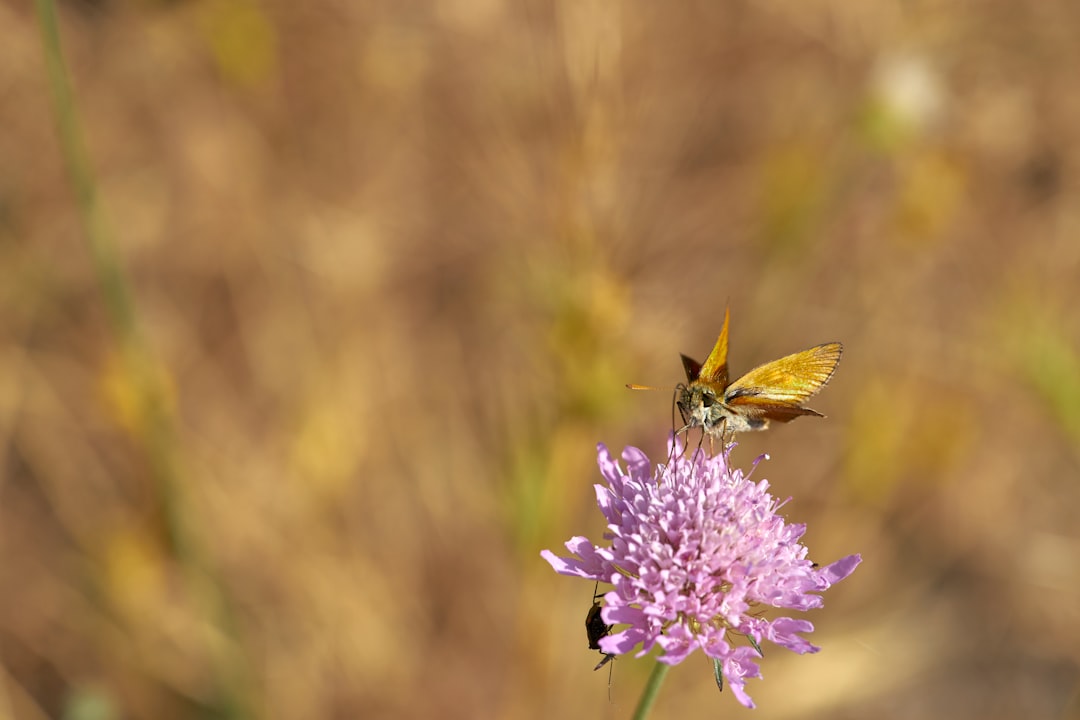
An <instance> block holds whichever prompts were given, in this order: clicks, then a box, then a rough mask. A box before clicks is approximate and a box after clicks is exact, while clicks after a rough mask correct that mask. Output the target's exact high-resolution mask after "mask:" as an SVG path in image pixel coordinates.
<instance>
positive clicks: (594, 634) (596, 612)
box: [585, 585, 615, 685]
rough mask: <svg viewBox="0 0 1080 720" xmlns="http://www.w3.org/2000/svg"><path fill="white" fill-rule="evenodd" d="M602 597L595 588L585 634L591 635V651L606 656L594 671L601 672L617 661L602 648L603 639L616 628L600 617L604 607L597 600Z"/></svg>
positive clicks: (586, 619) (586, 620) (609, 680)
mask: <svg viewBox="0 0 1080 720" xmlns="http://www.w3.org/2000/svg"><path fill="white" fill-rule="evenodd" d="M598 586H599V585H598ZM600 597H603V596H602V595H597V594H596V588H593V601H592V602H593V604H592V607H590V608H589V614H588V615H586V616H585V632H586V633H588V635H589V649H590V650H598V651H599V652H600V654H601V655H603V656H604V659H603V660H601V661H600V662H599V663H598V664H597V665H596V667H594V668H593V670H599V669H600V668H602V667H604V666H605V665H607V664H608V663H609V662H610V661H612V660H614V659H615V655H614V653H606V652H604V651H603V650H602V649H601V648H600V640H601V638H604V637H607V636H608V635H610V634H611V628H612V627H614V626H613V625H608V624H607V623H606V622H604V618H602V617H601V616H600V611H601V609H603V606H602V605H601V604H600V603H599V601H598V600H597V598H600ZM612 667H614V666H612ZM608 684H609V685H610V684H611V678H610V677H609V678H608Z"/></svg>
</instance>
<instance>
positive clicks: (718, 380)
mask: <svg viewBox="0 0 1080 720" xmlns="http://www.w3.org/2000/svg"><path fill="white" fill-rule="evenodd" d="M730 321H731V310H730V309H729V308H724V326H723V327H722V328H720V337H718V338H717V339H716V345H714V346H713V349H712V352H711V353H709V357H708V358H706V359H705V364H704V365H702V366H701V367H700V368H698V372H697V375H696V376H695V377H692V378H688V379H689V380H690V381H691V382H693V381H695V380H699V381H701V382H703V383H706V384H708V385H711V386H713V387H714V388H716V389H717V390H720V391H723V389H724V388H726V387H727V384H728V367H727V338H728V323H729V322H730ZM689 359H690V358H687V357H685V356H684V357H683V367H684V368H685V369H686V372H687V375H689V373H690V370H691V367H690V366H689V365H687V363H686V361H687V360H689ZM690 362H693V361H692V360H691V361H690ZM695 364H696V363H695Z"/></svg>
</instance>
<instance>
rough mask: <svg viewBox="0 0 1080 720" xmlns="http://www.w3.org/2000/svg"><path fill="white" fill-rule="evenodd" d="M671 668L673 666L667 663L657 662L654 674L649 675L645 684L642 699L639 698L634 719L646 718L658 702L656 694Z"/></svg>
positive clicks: (642, 719) (641, 719)
mask: <svg viewBox="0 0 1080 720" xmlns="http://www.w3.org/2000/svg"><path fill="white" fill-rule="evenodd" d="M670 669H671V666H670V665H668V664H666V663H662V662H658V663H656V667H654V668H653V671H652V675H650V676H649V682H647V683H646V684H645V690H644V691H642V693H641V699H640V700H638V706H637V709H636V710H634V718H633V720H644V719H645V718H646V717H648V716H649V711H650V710H652V706H653V703H654V702H656V696H657V695H659V694H660V686H661V685H662V684H663V683H664V677H666V676H667V672H668V670H670Z"/></svg>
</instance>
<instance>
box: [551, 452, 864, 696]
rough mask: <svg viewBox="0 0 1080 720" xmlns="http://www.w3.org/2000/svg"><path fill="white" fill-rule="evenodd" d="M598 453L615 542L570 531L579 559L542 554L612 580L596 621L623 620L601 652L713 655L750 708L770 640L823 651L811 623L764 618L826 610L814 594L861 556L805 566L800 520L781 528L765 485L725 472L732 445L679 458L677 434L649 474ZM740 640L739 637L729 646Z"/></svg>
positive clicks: (643, 460)
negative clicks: (774, 611) (776, 612)
mask: <svg viewBox="0 0 1080 720" xmlns="http://www.w3.org/2000/svg"><path fill="white" fill-rule="evenodd" d="M597 449H598V455H599V457H598V461H599V464H600V472H601V474H602V475H603V476H604V478H605V479H606V480H607V483H608V484H607V485H606V486H604V485H596V497H597V502H598V504H599V506H600V510H601V512H603V513H604V516H605V517H606V518H607V521H608V532H607V533H605V535H604V537H605V539H606V540H609V541H610V543H611V544H610V545H608V546H600V545H594V544H593V543H592V542H590V541H589V540H588V539H587V538H584V537H574V538H571V539H570V540H569V541H568V542H567V543H566V547H567V549H568V550H570V552H571V553H573V554H574V555H575V557H569V558H560V557H558V556H556V555H555V554H554V553H552V552H551V551H549V550H544V551H543V552H542V553H541V555H542V556H543V557H544V559H545V560H547V561H548V562H549V563H551V566H552V567H553V568H554V569H555V571H556V572H558V573H561V574H563V575H573V576H576V577H583V578H588V579H590V580H599V581H601V582H607V583H611V584H612V585H613V586H614V587H613V589H612V590H611V591H610V592H608V593H607V594H606V595H605V596H604V609H603V612H602V616H603V619H604V621H605V622H607V623H609V624H619V625H627V626H628V627H626V628H625V629H623V630H621V631H619V632H616V633H612V634H611V635H609V636H608V637H605V638H603V639H602V640H600V647H601V650H602V651H603V652H605V653H615V654H622V653H627V652H630V651H631V650H633V649H634V648H635V647H636V646H637V645H638V644H640V645H641V650H640V651H639V652H638V656H639V657H640V656H642V655H644V654H646V653H648V652H649V651H650V650H651V649H652V647H653V646H654V645H659V646H660V648H661V649H662V650H663V654H662V655H661V656H660V657H659V658H658V659H659V660H660V662H664V663H667V664H670V665H675V664H677V663H680V662H682V661H683V660H684V659H685V658H686V657H687V656H688V655H689V654H690V653H691V652H693V651H694V649H695V648H701V650H703V651H704V652H705V654H706V655H708V656H709V657H711V658H714V659H716V660H719V661H720V665H721V669H722V672H723V676H724V679H725V681H726V684H727V685H728V686H729V687H731V689H732V691H733V692H734V693H735V696H736V698H737V699H738V700H739V702H741V703H742V704H743V705H745V706H746V707H754V704H753V702H752V701H751V700H750V697H749V696H748V695H747V694H746V692H745V691H744V688H743V686H744V685H745V682H746V680H747V678H753V677H761V672H760V670H759V668H758V665H757V662H756V658H757V657H758V655H759V653H758V651H757V650H756V649H755V647H760V646H761V643H762V642H763V641H765V640H768V641H769V642H772V643H774V644H776V645H781V646H783V647H786V648H788V649H789V650H794V651H795V652H797V653H807V652H817V650H818V648H817V647H815V646H814V645H811V644H810V643H809V642H808V641H807V640H806V639H805V638H804V637H802V634H805V633H809V632H811V631H813V629H814V626H813V625H812V624H810V623H809V622H807V621H806V620H801V619H795V618H790V617H778V618H774V619H771V620H770V619H766V618H765V617H763V612H764V611H765V609H766V608H767V607H775V608H790V609H793V610H809V609H811V608H817V607H821V605H822V600H821V596H820V595H819V594H818V593H820V592H822V591H824V590H826V589H827V588H828V587H829V586H830V585H832V584H834V583H836V582H839V581H840V580H843V579H844V578H845V577H847V576H848V575H850V574H851V572H852V571H853V570H854V569H855V566H856V565H858V564H859V562H860V560H861V558H860V557H859V556H858V555H849V556H848V557H846V558H843V559H842V560H838V561H836V562H834V563H832V564H831V565H828V566H825V567H818V566H817V565H815V564H814V563H813V562H811V561H810V560H809V559H808V558H807V550H806V547H805V546H803V545H801V544H800V543H799V538H801V537H802V535H803V533H804V532H805V531H806V526H805V525H792V524H787V523H785V522H784V519H783V518H782V517H781V516H779V515H777V514H776V513H777V510H779V509H780V507H781V506H782V505H783V503H782V502H778V501H777V500H776V499H775V498H773V497H772V495H770V494H769V493H768V487H769V484H768V482H767V481H765V480H762V481H760V482H756V483H755V482H751V481H750V480H749V479H748V478H747V477H746V476H745V475H744V474H743V472H742V471H741V470H739V469H737V468H732V467H731V465H730V464H729V458H728V453H727V452H725V453H722V454H719V455H716V456H713V457H708V456H707V455H706V454H705V453H704V452H702V451H701V450H698V451H696V452H694V453H693V454H692V455H691V456H690V457H689V458H684V457H682V448H681V447H680V446H679V445H678V443H677V441H673V442H672V444H671V446H670V448H669V449H670V450H671V452H670V453H669V457H671V458H675V459H676V460H675V461H674V462H670V463H668V464H666V465H657V466H656V468H655V471H654V469H653V467H652V465H651V463H650V461H649V458H648V457H647V456H646V455H645V453H643V452H642V451H640V450H638V449H637V448H633V447H628V448H626V450H625V451H623V455H622V457H623V460H624V461H625V462H626V466H627V469H626V471H625V472H624V471H623V469H622V468H621V467H620V466H619V464H618V462H617V461H616V460H614V459H613V458H612V457H611V454H610V453H609V452H608V450H607V448H606V447H605V446H604V445H602V444H601V445H599V446H598V448H597ZM759 460H760V458H759ZM755 466H756V463H755ZM741 636H745V637H744V638H743V640H744V643H745V644H742V643H740V644H736V641H737V640H738V639H739V638H740V637H741ZM747 638H749V639H747ZM751 640H752V641H751Z"/></svg>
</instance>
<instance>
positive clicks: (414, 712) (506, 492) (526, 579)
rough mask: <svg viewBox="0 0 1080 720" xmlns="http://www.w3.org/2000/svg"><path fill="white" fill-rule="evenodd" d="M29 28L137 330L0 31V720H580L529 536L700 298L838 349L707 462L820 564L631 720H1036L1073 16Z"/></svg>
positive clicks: (215, 13) (493, 1) (1072, 632)
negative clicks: (762, 638)
mask: <svg viewBox="0 0 1080 720" xmlns="http://www.w3.org/2000/svg"><path fill="white" fill-rule="evenodd" d="M60 10H61V20H62V23H61V30H62V37H63V41H64V43H65V51H66V53H67V59H68V63H69V66H70V68H71V73H72V77H73V82H74V86H75V92H76V96H77V102H78V104H79V109H80V113H81V118H82V122H83V124H84V127H85V134H86V137H87V144H88V146H89V152H90V156H91V158H92V160H93V165H94V168H95V172H96V178H97V182H98V187H99V191H100V195H101V199H102V201H103V203H104V205H105V207H106V210H107V216H108V221H109V224H110V226H111V227H112V230H113V237H114V241H115V244H116V251H117V253H118V255H119V257H120V259H121V262H122V264H123V266H124V268H125V269H126V272H127V277H128V279H129V280H130V289H131V297H132V302H133V305H134V307H135V309H136V312H137V314H138V329H137V332H136V333H135V334H134V335H130V336H129V335H126V334H125V333H124V332H123V331H122V329H121V330H120V331H119V332H118V329H117V327H116V326H115V323H113V322H111V321H110V318H109V315H108V313H107V312H106V304H105V301H104V295H103V290H102V286H101V284H100V283H99V281H98V278H97V276H96V275H95V271H94V262H93V258H92V256H91V252H90V250H89V248H88V245H87V240H86V232H85V230H84V228H83V225H82V223H81V222H80V219H79V215H78V213H77V210H76V207H77V206H76V203H75V194H74V192H73V190H72V188H71V185H70V183H69V182H68V180H67V177H66V175H65V172H64V161H63V156H62V153H61V151H60V146H59V144H58V142H57V135H56V119H55V114H54V110H53V108H52V106H51V104H50V102H49V92H48V88H49V84H48V80H47V76H46V72H45V65H44V60H43V50H42V43H41V40H40V32H39V31H38V28H37V25H36V20H35V16H34V13H33V10H32V8H30V7H28V6H26V5H24V4H23V3H19V2H15V3H11V2H8V3H3V4H0V119H2V120H3V131H2V132H0V543H2V545H0V548H2V549H0V663H2V668H0V669H2V671H3V675H2V677H0V716H8V717H16V718H44V717H57V718H59V717H63V718H69V719H72V720H91V719H98V718H121V717H123V718H186V717H267V718H354V717H394V718H427V717H440V718H478V717H491V718H495V717H498V718H547V717H580V718H619V717H627V716H628V715H629V713H630V711H631V709H632V707H633V705H634V702H635V701H636V699H637V696H638V693H639V692H640V688H641V686H642V684H643V682H644V678H645V676H646V674H647V672H648V669H649V667H650V666H651V661H648V660H633V659H620V660H619V661H618V662H617V663H615V684H614V687H613V689H612V701H611V702H609V700H608V691H607V687H606V683H607V676H606V673H605V672H599V673H593V672H592V667H593V664H594V663H595V662H596V661H597V660H598V656H597V655H596V654H595V653H594V652H591V651H589V650H587V649H586V638H585V633H584V630H583V622H584V618H585V614H586V611H587V609H588V607H589V602H590V596H591V592H592V586H591V585H588V586H586V584H585V583H584V582H581V581H573V580H570V579H567V578H562V577H559V576H556V575H555V574H554V573H553V572H552V571H551V570H550V568H549V567H548V566H547V564H546V563H544V562H543V561H542V560H541V559H540V558H539V556H538V552H539V550H540V549H542V548H553V549H556V550H558V549H559V548H561V543H562V542H563V541H564V540H565V539H567V538H568V537H570V536H571V535H574V534H586V535H589V536H590V537H593V538H594V539H595V538H598V537H599V536H600V534H601V533H602V524H601V522H600V515H599V513H598V512H597V511H596V509H595V506H594V505H593V490H592V484H593V483H594V482H596V481H597V480H598V473H597V472H596V469H595V465H594V462H595V453H594V446H595V443H596V442H598V441H603V442H606V443H608V444H609V445H611V446H613V447H615V448H619V447H622V446H623V445H626V444H636V445H639V446H641V447H643V448H645V449H646V450H647V451H649V452H652V453H657V452H659V450H660V448H662V446H663V442H664V439H665V433H666V432H667V430H668V428H669V425H670V419H669V418H670V397H669V396H668V395H667V394H666V393H654V394H647V393H637V394H635V393H630V392H629V391H626V390H625V389H624V388H623V384H624V383H625V382H628V381H633V382H643V383H652V384H659V385H672V384H674V383H675V382H676V381H677V380H678V379H679V375H680V372H681V369H680V364H679V360H678V355H677V353H678V352H680V351H681V352H687V353H690V354H692V355H697V356H703V355H705V354H706V353H707V351H708V349H709V348H710V347H711V345H712V342H713V340H714V339H715V336H716V333H717V332H718V330H719V326H720V322H721V320H722V314H723V308H724V305H725V303H728V302H730V305H731V308H732V338H731V348H732V349H731V359H732V365H733V370H734V371H736V372H738V371H739V370H745V369H748V368H749V367H751V366H752V365H754V364H757V363H759V362H763V361H765V360H769V359H772V358H774V357H777V356H779V355H781V354H784V353H787V352H792V351H794V350H798V349H801V348H804V347H807V346H809V345H812V344H815V343H818V342H824V341H827V340H834V339H840V340H843V341H844V343H845V347H846V354H845V357H844V360H843V362H842V363H841V365H840V368H839V371H838V373H837V376H836V377H835V378H834V380H833V382H832V384H831V385H830V386H829V387H828V388H827V389H826V391H825V392H824V393H823V394H822V395H821V396H820V398H818V399H817V401H816V402H814V403H813V406H814V407H816V408H818V409H820V410H822V411H824V412H826V414H827V415H828V416H829V417H828V419H826V420H812V419H807V420H800V421H798V422H796V423H793V424H792V425H789V426H786V427H782V428H780V429H777V430H774V431H770V432H768V433H760V434H757V435H754V436H747V437H745V438H743V440H742V444H741V446H740V447H739V448H738V449H737V451H736V455H735V457H736V461H737V462H738V463H739V464H741V465H744V466H747V465H748V464H749V462H750V461H751V460H752V459H753V458H754V457H755V456H756V455H757V454H759V453H761V452H764V451H768V452H769V453H770V454H771V456H772V459H771V460H770V461H769V462H767V463H765V464H764V465H763V466H761V467H759V469H758V471H757V472H758V477H767V478H768V479H769V480H770V482H771V484H772V485H773V487H774V488H775V490H776V492H777V493H778V494H780V495H787V494H790V495H792V496H793V497H794V500H793V502H792V503H791V504H789V505H788V506H787V508H788V516H789V518H790V519H792V520H793V521H800V522H807V523H809V526H810V531H809V533H808V535H807V538H806V542H807V544H808V545H809V546H810V548H811V551H812V553H813V556H814V557H815V558H816V559H819V561H820V562H829V561H831V560H833V559H835V558H838V557H840V556H841V555H844V554H847V553H851V552H861V553H862V554H863V557H864V564H863V566H862V567H860V568H859V570H858V571H857V572H856V573H855V575H853V576H852V577H851V578H850V579H848V580H846V581H845V582H844V583H842V584H841V585H839V586H837V587H836V588H835V589H833V590H832V591H830V593H829V596H828V597H827V598H826V607H825V609H824V610H821V611H817V612H815V613H813V614H812V615H811V616H810V619H811V620H813V621H814V623H815V624H816V625H817V628H818V629H817V632H816V633H815V636H814V639H815V641H816V642H817V643H819V644H820V645H822V646H823V651H822V652H821V653H820V654H818V655H814V656H805V657H796V656H792V655H790V654H788V653H786V652H784V651H782V650H773V651H772V652H768V657H767V658H766V660H765V662H764V665H763V671H764V674H765V679H764V680H763V681H755V682H753V683H751V685H750V686H749V688H748V689H749V690H750V692H751V694H752V695H753V696H754V698H755V700H756V701H757V702H758V705H759V709H758V710H756V711H753V713H751V712H750V711H747V710H744V709H742V708H741V707H739V706H738V705H737V703H735V701H734V700H733V698H732V697H731V696H730V694H729V693H725V694H723V695H721V694H718V693H717V691H716V688H715V686H714V684H713V680H712V676H711V668H710V665H709V663H708V662H707V661H706V660H705V659H704V657H703V656H701V655H700V654H699V655H697V656H695V657H694V658H692V659H691V660H690V661H688V662H687V663H685V664H684V665H682V666H679V667H678V668H676V669H675V670H674V671H673V672H672V673H671V675H670V676H669V678H668V681H667V683H666V685H665V687H664V688H663V690H662V694H661V697H660V701H659V705H658V708H657V711H656V713H655V715H654V716H655V717H657V718H676V717H679V718H681V717H734V716H747V717H749V716H750V715H751V714H753V715H754V716H755V717H766V718H774V717H775V718H826V717H828V718H867V717H873V718H916V717H920V718H921V717H950V718H991V719H992V718H1013V717H1021V716H1023V717H1028V718H1062V717H1080V695H1078V692H1080V691H1078V688H1080V683H1078V677H1080V531H1078V529H1077V527H1078V526H1077V520H1076V516H1077V513H1078V510H1080V483H1078V475H1080V473H1078V468H1080V311H1078V310H1077V305H1078V303H1080V144H1078V140H1080V94H1078V93H1077V92H1076V88H1077V85H1076V82H1077V81H1076V77H1077V74H1076V73H1077V68H1078V67H1080V33H1078V32H1077V28H1078V27H1080V11H1078V6H1077V5H1076V4H1075V3H1071V2H1068V1H1067V0H1047V1H1046V2H1040V3H1030V4H1023V3H1015V2H1006V1H1005V0H979V1H977V2H970V3H945V2H929V1H927V2H911V3H900V2H879V3H839V2H828V1H827V0H824V1H817V0H814V1H811V2H800V3H795V2H775V1H764V2H755V3H748V2H738V1H737V0H729V1H726V2H716V3H710V2H696V3H617V2H601V1H597V0H592V1H582V2H576V1H566V2H539V1H537V0H514V1H512V2H511V1H507V0H472V1H470V0H445V1H444V2H437V3H400V4H399V3H389V2H382V3H380V2H344V1H341V0H311V1H310V2H301V3H294V2H282V1H281V0H267V1H266V2H257V1H256V0H178V1H177V2H164V1H162V2H152V1H151V0H142V1H138V0H96V1H92V0H80V1H74V0H73V1H70V2H67V3H66V4H64V5H63V6H62V7H61V8H60ZM133 338H134V339H133ZM140 342H141V343H142V345H141V347H142V348H143V349H144V350H145V352H143V351H142V350H140V349H139V347H140V346H139V343H140ZM132 348H135V349H134V350H133V349H132Z"/></svg>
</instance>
